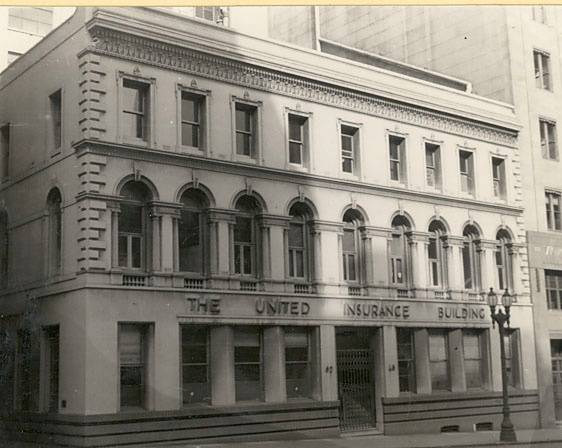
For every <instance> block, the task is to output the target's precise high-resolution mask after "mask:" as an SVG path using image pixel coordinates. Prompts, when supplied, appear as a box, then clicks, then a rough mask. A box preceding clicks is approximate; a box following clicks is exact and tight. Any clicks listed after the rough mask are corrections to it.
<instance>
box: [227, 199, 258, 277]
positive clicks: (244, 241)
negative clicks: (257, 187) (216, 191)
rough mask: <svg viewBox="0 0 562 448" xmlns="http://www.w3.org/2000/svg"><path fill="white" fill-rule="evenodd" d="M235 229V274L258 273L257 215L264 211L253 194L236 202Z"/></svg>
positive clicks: (253, 274) (254, 274)
mask: <svg viewBox="0 0 562 448" xmlns="http://www.w3.org/2000/svg"><path fill="white" fill-rule="evenodd" d="M235 207H236V210H237V213H236V222H235V224H234V231H233V256H234V259H233V270H234V273H235V274H241V275H252V276H256V275H257V256H258V250H257V241H258V236H259V235H258V226H257V223H256V217H257V215H258V214H260V213H261V212H262V209H261V207H260V204H259V203H258V201H257V200H256V198H254V197H253V196H249V195H244V196H242V197H241V198H240V199H238V201H237V202H236V206H235Z"/></svg>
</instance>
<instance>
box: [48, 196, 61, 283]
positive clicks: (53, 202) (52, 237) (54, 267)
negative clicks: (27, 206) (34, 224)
mask: <svg viewBox="0 0 562 448" xmlns="http://www.w3.org/2000/svg"><path fill="white" fill-rule="evenodd" d="M47 208H48V214H49V223H48V225H49V232H48V235H49V237H48V238H49V242H48V244H49V271H50V273H51V275H52V274H56V273H57V272H59V271H60V268H61V264H62V197H61V194H60V191H59V190H58V188H53V189H52V190H51V191H50V192H49V194H48V195H47Z"/></svg>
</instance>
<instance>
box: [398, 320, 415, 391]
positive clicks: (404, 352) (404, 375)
mask: <svg viewBox="0 0 562 448" xmlns="http://www.w3.org/2000/svg"><path fill="white" fill-rule="evenodd" d="M396 340H397V343H398V381H399V385H400V392H415V391H416V370H415V362H414V332H413V330H412V329H410V328H398V329H397V334H396Z"/></svg>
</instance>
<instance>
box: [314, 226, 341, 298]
mask: <svg viewBox="0 0 562 448" xmlns="http://www.w3.org/2000/svg"><path fill="white" fill-rule="evenodd" d="M314 231H315V232H317V233H319V238H318V239H319V244H318V246H317V247H320V248H321V250H320V253H319V254H318V255H316V254H315V257H319V258H320V260H319V261H318V262H317V264H316V266H317V267H318V268H319V270H320V271H321V272H320V273H319V274H316V277H317V283H316V289H317V292H318V293H320V294H338V293H339V292H340V289H339V285H340V283H341V277H342V273H341V272H342V269H341V250H340V246H339V244H340V242H339V239H340V233H341V231H342V224H340V223H333V222H326V221H315V222H314Z"/></svg>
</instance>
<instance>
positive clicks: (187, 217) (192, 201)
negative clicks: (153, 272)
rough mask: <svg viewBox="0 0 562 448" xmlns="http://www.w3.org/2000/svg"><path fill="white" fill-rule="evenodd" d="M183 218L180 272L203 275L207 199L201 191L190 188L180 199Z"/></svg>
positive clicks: (180, 237)
mask: <svg viewBox="0 0 562 448" xmlns="http://www.w3.org/2000/svg"><path fill="white" fill-rule="evenodd" d="M180 202H181V204H182V209H181V217H180V221H179V223H178V246H179V247H178V254H179V270H180V271H182V272H197V273H203V272H204V266H205V263H206V260H205V228H206V226H205V225H204V210H205V209H206V208H207V207H208V205H209V202H208V200H207V197H206V196H205V195H204V194H203V192H202V191H201V190H197V189H194V188H190V189H188V190H186V191H185V192H184V193H183V194H182V196H181V199H180Z"/></svg>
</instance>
